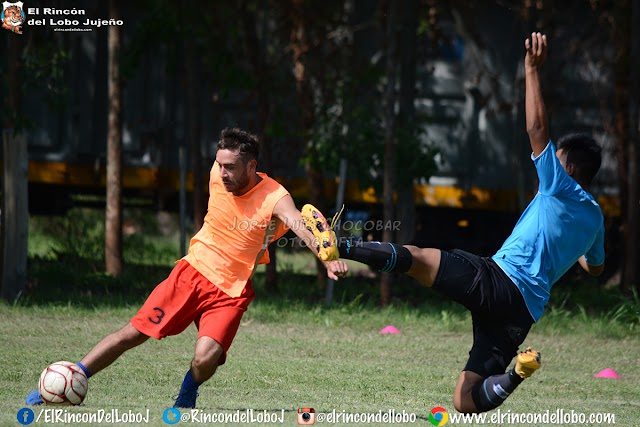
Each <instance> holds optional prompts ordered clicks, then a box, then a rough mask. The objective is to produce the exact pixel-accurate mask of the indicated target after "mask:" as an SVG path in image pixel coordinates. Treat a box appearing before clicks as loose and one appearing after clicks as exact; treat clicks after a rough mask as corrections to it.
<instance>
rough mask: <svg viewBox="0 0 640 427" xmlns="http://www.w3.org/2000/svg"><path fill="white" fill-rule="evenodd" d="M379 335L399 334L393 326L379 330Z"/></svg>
mask: <svg viewBox="0 0 640 427" xmlns="http://www.w3.org/2000/svg"><path fill="white" fill-rule="evenodd" d="M380 333H381V334H399V333H400V331H399V330H398V329H397V328H396V327H395V326H391V325H388V326H385V327H384V328H382V329H380Z"/></svg>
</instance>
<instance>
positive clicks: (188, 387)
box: [173, 369, 201, 408]
mask: <svg viewBox="0 0 640 427" xmlns="http://www.w3.org/2000/svg"><path fill="white" fill-rule="evenodd" d="M200 384H201V383H198V382H196V380H194V379H193V374H192V373H191V369H189V370H188V371H187V374H186V375H185V376H184V380H183V381H182V386H180V393H179V394H178V398H177V399H176V403H175V404H174V405H173V407H174V408H195V407H196V400H197V399H198V387H200Z"/></svg>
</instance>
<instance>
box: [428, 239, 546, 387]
mask: <svg viewBox="0 0 640 427" xmlns="http://www.w3.org/2000/svg"><path fill="white" fill-rule="evenodd" d="M441 252H442V258H441V260H440V269H439V270H438V275H437V276H436V280H435V282H434V283H433V288H434V289H436V290H437V291H438V292H440V293H442V294H443V295H445V296H446V297H448V298H449V299H451V300H453V301H455V302H457V303H460V304H462V305H463V306H465V307H466V308H467V309H468V310H469V311H471V317H472V319H473V347H472V348H471V351H469V360H468V361H467V365H466V366H465V368H464V370H465V371H471V372H475V373H476V374H479V375H482V376H483V377H485V378H486V377H490V376H491V375H498V374H503V373H504V372H505V370H506V368H507V366H509V363H511V360H512V359H513V358H514V356H516V354H517V352H518V347H519V346H520V344H522V342H523V341H524V339H525V337H526V336H527V334H528V333H529V329H531V325H533V322H534V321H533V318H532V317H531V314H530V313H529V309H528V308H527V305H526V304H525V302H524V298H523V297H522V294H521V293H520V290H519V289H518V288H517V286H516V285H515V284H514V283H513V281H512V280H511V279H510V278H509V276H507V275H506V274H505V272H504V271H502V269H501V268H500V266H498V265H497V264H496V263H495V261H493V259H491V258H488V257H480V256H477V255H474V254H471V253H468V252H465V251H461V250H458V249H454V250H452V251H449V252H447V251H441Z"/></svg>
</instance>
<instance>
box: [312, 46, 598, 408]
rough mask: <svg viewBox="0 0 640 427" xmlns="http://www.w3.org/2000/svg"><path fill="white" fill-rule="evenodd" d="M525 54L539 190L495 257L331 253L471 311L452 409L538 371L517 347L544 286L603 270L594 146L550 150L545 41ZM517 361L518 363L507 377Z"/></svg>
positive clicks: (372, 245) (492, 402)
mask: <svg viewBox="0 0 640 427" xmlns="http://www.w3.org/2000/svg"><path fill="white" fill-rule="evenodd" d="M525 49H526V55H525V83H526V94H525V110H526V124H527V132H528V134H529V139H530V143H531V149H532V151H533V153H532V155H531V158H532V160H533V162H534V164H535V166H536V170H537V172H538V178H539V181H540V184H539V186H538V193H537V194H536V196H535V197H534V199H533V200H532V202H531V203H530V204H529V206H528V207H527V209H526V210H525V212H524V213H523V214H522V216H521V218H520V220H519V221H518V223H517V224H516V226H515V228H514V229H513V232H512V234H511V236H509V238H508V239H507V240H506V241H505V242H504V244H503V246H502V248H500V250H499V251H498V252H497V253H496V254H495V255H494V256H493V257H481V256H478V255H474V254H470V253H468V252H465V251H462V250H459V249H454V250H452V251H443V250H440V249H435V248H418V247H415V246H401V245H396V244H393V243H386V242H357V241H354V240H353V239H347V240H343V241H340V242H339V243H338V247H337V249H338V252H339V254H340V257H341V258H347V259H352V260H355V261H358V262H362V263H365V264H368V265H370V266H371V267H373V268H376V269H378V270H380V271H386V272H399V273H406V274H408V275H410V276H412V277H414V278H416V279H418V280H419V281H420V282H421V283H423V284H424V285H426V286H428V287H433V289H435V290H436V291H438V292H440V293H441V294H443V295H445V296H446V297H448V298H449V299H451V300H453V301H456V302H458V303H460V304H462V305H463V306H465V307H466V308H467V309H468V310H469V311H470V312H471V317H472V320H473V346H472V348H471V351H470V352H469V359H468V361H467V364H466V366H465V367H464V369H463V371H462V373H461V374H460V377H459V378H458V383H457V384H456V388H455V391H454V393H453V405H454V407H455V408H456V410H457V411H459V412H466V413H470V412H485V411H489V410H491V409H494V408H496V407H498V406H499V405H501V404H502V403H503V402H504V401H505V399H507V397H509V395H510V394H511V393H512V392H513V391H514V390H515V388H516V387H517V386H518V385H519V384H520V383H522V381H523V380H524V379H525V378H528V377H530V376H531V375H532V374H533V373H534V372H535V371H536V370H537V369H538V368H539V367H540V353H539V352H538V351H535V350H533V349H531V348H530V347H529V348H527V349H526V350H525V351H523V352H521V353H520V354H518V347H519V346H520V345H521V344H522V343H523V342H524V340H525V338H526V336H527V334H528V333H529V330H530V328H531V326H532V325H533V323H534V322H536V321H537V320H538V319H539V318H540V316H541V315H542V312H543V310H544V307H545V305H546V304H547V302H548V301H549V292H550V290H551V287H552V286H553V284H554V283H556V282H557V281H558V279H559V278H560V277H561V276H562V275H563V274H564V273H565V272H566V271H567V270H568V269H569V268H571V267H572V266H573V265H574V264H575V263H576V262H578V263H579V264H580V266H582V268H583V269H585V270H586V271H587V272H588V273H590V274H592V275H595V276H597V275H600V274H601V273H602V270H603V269H604V226H603V216H602V212H601V210H600V207H599V206H598V203H596V201H595V200H594V198H593V196H592V195H591V194H590V193H589V185H590V184H591V180H592V179H593V177H594V175H595V174H596V173H597V172H598V169H599V168H600V163H601V149H600V147H599V146H598V145H597V144H596V142H595V141H594V140H593V138H591V137H589V136H587V135H584V134H569V135H566V136H564V137H562V138H560V139H559V140H558V146H557V147H556V146H555V145H554V144H553V142H551V141H550V140H549V123H548V119H547V113H546V109H545V106H544V102H543V100H542V90H541V87H540V76H539V70H538V69H539V67H540V66H541V65H542V64H543V62H544V61H545V59H546V56H547V39H546V37H545V36H544V35H542V34H540V33H533V34H531V38H528V39H527V40H526V41H525ZM313 209H315V208H313ZM303 211H304V208H303ZM312 211H313V212H316V211H315V210H312ZM317 218H324V217H322V215H321V214H319V213H316V216H315V217H314V218H311V219H310V221H309V224H314V222H315V220H316V219H317ZM322 222H323V223H322V224H321V225H322V226H321V227H317V226H316V228H318V229H317V230H315V229H313V227H311V228H312V231H313V232H314V235H315V237H316V238H318V240H319V241H320V238H321V237H322V236H323V234H322V232H323V231H324V230H325V229H326V228H327V227H328V226H327V225H326V221H322ZM324 243H326V242H323V244H324ZM516 355H517V356H518V357H517V360H516V364H515V366H514V367H513V368H512V369H510V370H509V371H507V372H505V370H506V368H507V366H509V364H510V363H511V360H512V359H513V357H514V356H516Z"/></svg>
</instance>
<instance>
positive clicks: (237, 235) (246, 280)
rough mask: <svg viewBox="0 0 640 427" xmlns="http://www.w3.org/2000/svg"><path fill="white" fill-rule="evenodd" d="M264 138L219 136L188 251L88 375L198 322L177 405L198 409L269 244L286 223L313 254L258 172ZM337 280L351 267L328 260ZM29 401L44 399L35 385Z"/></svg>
mask: <svg viewBox="0 0 640 427" xmlns="http://www.w3.org/2000/svg"><path fill="white" fill-rule="evenodd" d="M258 155H259V142H258V138H257V137H256V136H255V135H252V134H250V133H248V132H246V131H243V130H240V129H237V128H233V129H224V130H223V131H222V132H221V135H220V142H219V144H218V152H217V154H216V161H215V162H214V164H213V167H212V168H211V174H210V180H209V206H208V211H207V215H206V216H205V220H204V225H203V227H202V229H201V230H200V231H199V232H198V233H197V234H196V235H195V236H194V237H193V238H192V239H191V243H190V245H189V253H188V254H187V255H186V256H185V257H184V258H183V259H181V260H179V261H178V262H177V263H176V266H175V267H174V268H173V270H172V272H171V274H170V275H169V277H168V278H167V279H166V280H164V281H163V282H162V283H160V284H159V285H158V286H156V288H155V289H154V290H153V292H151V294H150V295H149V297H148V298H147V300H146V302H145V303H144V305H143V306H142V308H140V310H139V311H138V313H137V314H136V315H135V316H134V317H133V318H132V319H131V321H130V322H129V323H127V325H125V326H124V327H123V328H122V329H120V330H119V331H117V332H115V333H112V334H111V335H108V336H106V337H105V338H103V339H102V341H100V342H99V343H98V344H97V345H96V346H95V347H94V348H93V349H92V350H91V351H90V352H89V353H88V354H87V355H86V356H85V357H84V358H83V359H82V360H81V361H80V362H79V363H78V366H80V368H82V370H83V371H84V372H85V373H86V374H87V377H90V376H91V375H93V374H95V373H97V372H99V371H101V370H102V369H104V368H106V367H107V366H109V365H110V364H111V363H113V362H114V361H115V360H116V359H117V358H118V357H120V355H122V354H123V353H124V352H125V351H127V350H129V349H131V348H133V347H136V346H138V345H140V344H142V343H143V342H145V341H146V340H148V339H149V337H153V338H156V339H162V338H164V337H167V336H169V335H177V334H179V333H181V332H182V331H184V330H185V329H186V328H187V326H189V325H190V324H191V323H192V322H194V323H195V325H196V327H197V328H198V340H197V341H196V349H195V355H194V357H193V360H192V362H191V367H190V369H189V371H188V372H187V374H186V375H185V377H184V381H183V383H182V387H181V388H180V393H179V394H178V398H177V399H176V402H175V405H174V407H179V408H194V407H195V405H196V398H197V396H198V392H197V391H198V387H199V386H200V384H202V383H203V382H205V381H206V380H208V379H209V378H211V376H212V375H213V374H214V373H215V371H216V369H217V367H218V366H220V365H222V364H223V363H224V362H225V360H226V355H227V351H228V350H229V347H230V346H231V342H232V341H233V338H234V337H235V335H236V332H237V331H238V327H239V325H240V319H241V318H242V315H243V313H244V312H245V311H246V310H247V307H248V305H249V303H251V301H252V300H253V298H254V296H255V293H254V291H253V289H252V287H251V275H252V274H253V272H254V271H255V268H256V266H257V265H258V264H266V263H268V262H269V253H268V252H267V251H266V250H265V249H266V248H267V246H268V244H269V243H270V242H273V241H275V240H277V239H278V238H280V237H281V236H282V235H284V234H285V233H286V231H287V230H288V229H291V230H293V232H294V233H295V234H296V235H297V236H298V237H299V238H301V239H302V241H303V242H305V244H307V246H308V247H309V249H311V250H312V251H313V252H314V253H316V255H320V256H321V258H323V259H326V258H327V257H326V256H323V255H324V254H323V253H322V252H323V250H324V249H323V248H322V246H319V247H318V249H319V250H320V254H318V249H317V248H316V244H314V242H315V241H316V240H315V238H314V236H313V234H312V233H311V232H310V231H309V230H308V229H307V228H306V227H305V225H304V222H303V219H302V216H301V213H300V211H299V210H298V209H297V208H296V206H295V204H294V202H293V198H292V197H291V195H290V194H289V193H288V192H287V190H286V189H285V188H284V187H283V186H282V185H280V184H279V183H278V182H276V181H275V180H273V179H272V178H270V177H268V176H267V175H266V174H264V173H261V172H257V171H256V168H257V159H258ZM324 265H325V267H326V268H327V275H328V276H329V277H330V278H331V279H334V280H337V279H338V277H342V276H344V275H345V274H346V273H347V265H346V264H345V262H344V261H337V260H334V261H325V262H324ZM26 402H27V403H28V404H31V405H36V404H40V403H42V399H41V397H40V395H39V392H38V391H37V390H36V391H34V392H32V393H31V394H29V396H27V399H26Z"/></svg>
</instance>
